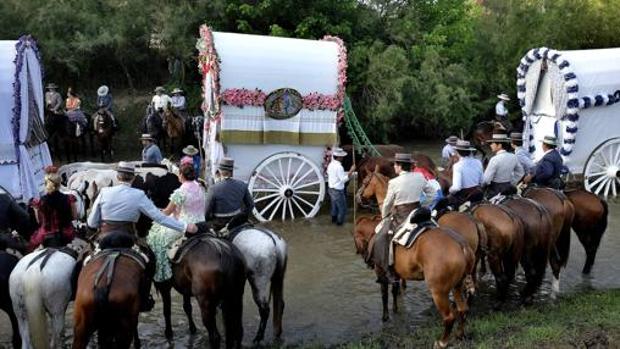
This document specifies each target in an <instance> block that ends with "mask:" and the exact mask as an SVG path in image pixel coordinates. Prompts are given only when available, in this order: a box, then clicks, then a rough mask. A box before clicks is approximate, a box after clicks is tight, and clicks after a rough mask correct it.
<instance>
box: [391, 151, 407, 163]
mask: <svg viewBox="0 0 620 349" xmlns="http://www.w3.org/2000/svg"><path fill="white" fill-rule="evenodd" d="M391 160H392V161H394V162H408V163H412V160H411V154H409V153H396V154H394V158H392V159H391Z"/></svg>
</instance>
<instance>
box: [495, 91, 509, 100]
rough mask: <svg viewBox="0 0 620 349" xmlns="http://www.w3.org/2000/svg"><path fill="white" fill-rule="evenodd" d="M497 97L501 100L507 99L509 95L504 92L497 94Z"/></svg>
mask: <svg viewBox="0 0 620 349" xmlns="http://www.w3.org/2000/svg"><path fill="white" fill-rule="evenodd" d="M497 98H499V99H501V100H502V101H509V100H510V97H508V95H507V94H505V93H502V94H499V95H497Z"/></svg>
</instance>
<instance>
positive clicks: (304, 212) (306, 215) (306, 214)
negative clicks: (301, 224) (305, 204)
mask: <svg viewBox="0 0 620 349" xmlns="http://www.w3.org/2000/svg"><path fill="white" fill-rule="evenodd" d="M291 201H293V203H294V204H295V206H297V208H298V209H299V210H300V211H301V213H303V215H304V217H308V213H307V212H306V211H305V210H304V209H303V208H301V206H300V205H299V203H298V202H297V199H295V196H293V197H292V198H291Z"/></svg>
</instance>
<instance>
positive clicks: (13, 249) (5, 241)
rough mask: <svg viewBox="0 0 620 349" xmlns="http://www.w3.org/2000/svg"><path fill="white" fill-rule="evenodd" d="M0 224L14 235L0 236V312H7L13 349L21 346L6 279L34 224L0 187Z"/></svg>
mask: <svg viewBox="0 0 620 349" xmlns="http://www.w3.org/2000/svg"><path fill="white" fill-rule="evenodd" d="M0 221H1V222H2V223H3V225H5V224H6V225H5V226H3V227H2V228H3V229H4V228H9V229H16V230H17V232H18V234H17V235H15V234H11V233H7V232H3V233H0V309H1V310H3V311H4V312H6V313H7V315H8V317H9V321H10V322H11V328H12V331H13V335H12V339H11V342H12V344H13V347H14V348H19V347H21V337H20V334H19V326H18V321H17V316H16V315H15V311H14V310H13V302H12V300H11V295H10V292H9V277H10V275H11V272H12V271H13V269H14V268H15V266H16V265H17V263H18V261H19V259H20V258H21V257H22V256H23V255H25V254H26V251H27V246H28V244H27V241H28V240H29V239H30V235H32V233H33V232H34V230H35V228H36V225H35V224H33V222H32V220H31V217H29V216H28V214H27V213H26V212H24V211H22V207H20V206H19V205H18V204H17V203H16V202H15V199H13V197H12V196H11V195H10V194H9V193H8V192H7V191H6V190H4V189H3V188H2V187H0Z"/></svg>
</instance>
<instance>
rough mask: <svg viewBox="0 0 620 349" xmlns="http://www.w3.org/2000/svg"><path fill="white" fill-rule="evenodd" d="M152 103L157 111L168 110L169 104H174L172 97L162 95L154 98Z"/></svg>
mask: <svg viewBox="0 0 620 349" xmlns="http://www.w3.org/2000/svg"><path fill="white" fill-rule="evenodd" d="M151 103H152V104H153V107H155V110H159V109H168V103H171V104H172V100H171V99H170V96H168V95H166V94H162V95H155V96H153V99H152V100H151Z"/></svg>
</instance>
